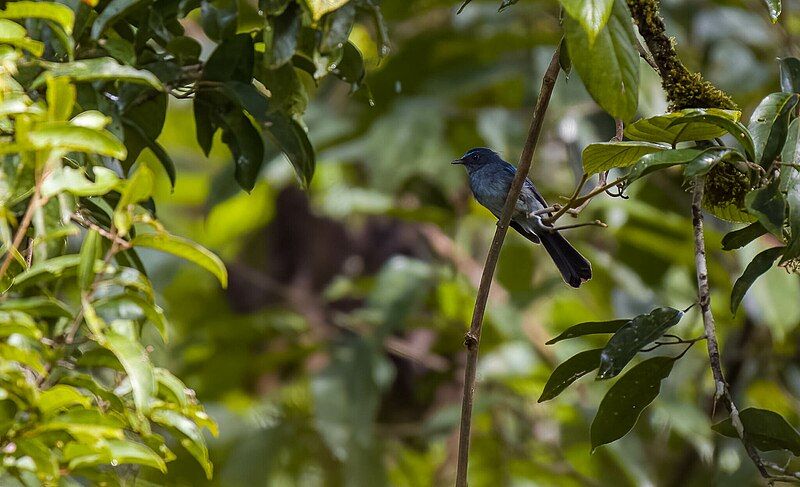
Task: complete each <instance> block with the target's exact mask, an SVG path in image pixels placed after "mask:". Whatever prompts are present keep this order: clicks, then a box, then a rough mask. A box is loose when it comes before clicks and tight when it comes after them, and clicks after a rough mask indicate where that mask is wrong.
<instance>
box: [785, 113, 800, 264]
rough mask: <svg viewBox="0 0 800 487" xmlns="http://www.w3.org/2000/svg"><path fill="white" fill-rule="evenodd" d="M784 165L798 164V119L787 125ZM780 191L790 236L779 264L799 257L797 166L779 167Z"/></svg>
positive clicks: (799, 156) (799, 216)
mask: <svg viewBox="0 0 800 487" xmlns="http://www.w3.org/2000/svg"><path fill="white" fill-rule="evenodd" d="M781 161H783V163H784V164H800V119H794V120H793V121H792V123H791V124H790V125H789V134H788V136H787V137H786V143H785V144H784V146H783V151H782V152H781ZM781 191H786V205H787V206H788V207H789V228H790V230H791V234H790V237H789V240H788V241H787V243H786V252H784V253H783V257H782V258H781V262H780V264H785V263H786V262H788V261H789V260H791V259H794V258H797V257H800V170H798V166H788V165H784V166H781Z"/></svg>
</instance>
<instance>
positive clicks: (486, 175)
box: [469, 166, 513, 218]
mask: <svg viewBox="0 0 800 487" xmlns="http://www.w3.org/2000/svg"><path fill="white" fill-rule="evenodd" d="M512 179H513V176H507V175H506V174H503V172H501V171H493V170H492V168H491V167H490V166H486V167H482V168H480V169H478V170H476V171H474V172H472V173H471V174H470V175H469V187H470V189H472V194H473V195H475V199H476V200H478V203H480V204H482V205H483V206H485V207H486V208H488V209H489V211H491V212H492V213H493V214H494V215H495V216H496V217H498V218H499V217H500V214H501V213H502V212H503V204H505V202H506V196H507V195H508V189H509V188H510V187H511V180H512Z"/></svg>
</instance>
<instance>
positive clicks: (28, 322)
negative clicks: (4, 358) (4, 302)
mask: <svg viewBox="0 0 800 487" xmlns="http://www.w3.org/2000/svg"><path fill="white" fill-rule="evenodd" d="M14 333H16V334H19V335H24V336H27V337H30V338H33V339H35V340H38V339H40V338H41V337H42V331H41V330H40V329H39V328H38V327H37V326H36V322H35V321H33V318H31V316H30V315H28V314H26V313H23V312H21V311H0V337H8V336H9V335H12V334H14Z"/></svg>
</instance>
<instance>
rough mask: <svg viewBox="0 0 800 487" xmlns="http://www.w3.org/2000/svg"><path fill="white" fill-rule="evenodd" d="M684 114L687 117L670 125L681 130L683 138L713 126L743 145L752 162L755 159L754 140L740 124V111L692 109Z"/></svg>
mask: <svg viewBox="0 0 800 487" xmlns="http://www.w3.org/2000/svg"><path fill="white" fill-rule="evenodd" d="M682 113H683V114H684V115H685V116H684V117H681V118H679V119H677V120H673V121H672V122H671V123H670V128H673V129H679V130H680V135H681V136H684V134H686V133H692V132H693V131H694V130H697V131H698V132H699V131H700V130H702V128H703V127H706V126H708V125H713V126H716V127H719V128H721V129H723V130H725V131H726V132H727V133H729V134H730V135H732V136H733V138H735V139H736V140H737V141H738V142H739V143H740V144H741V145H742V148H743V149H744V151H745V154H747V156H748V157H749V158H750V159H751V160H753V159H755V147H754V145H753V144H754V143H753V138H752V137H751V136H750V131H749V130H748V129H747V127H745V126H744V125H742V123H741V122H739V112H738V111H732V110H714V109H705V110H699V109H691V110H684V111H683V112H682ZM681 138H683V137H681ZM698 140H699V139H698Z"/></svg>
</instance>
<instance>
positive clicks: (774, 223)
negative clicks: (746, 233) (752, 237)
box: [744, 179, 786, 240]
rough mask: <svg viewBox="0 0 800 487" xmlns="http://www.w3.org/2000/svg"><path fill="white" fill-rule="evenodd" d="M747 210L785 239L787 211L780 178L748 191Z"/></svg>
mask: <svg viewBox="0 0 800 487" xmlns="http://www.w3.org/2000/svg"><path fill="white" fill-rule="evenodd" d="M744 203H745V206H746V207H747V211H748V212H750V214H752V215H753V216H755V217H756V218H758V221H759V222H760V223H761V224H762V225H763V226H764V228H766V229H767V231H769V232H770V233H771V234H773V235H775V236H776V237H778V238H779V239H781V240H783V217H784V216H785V214H786V213H785V211H786V200H785V199H784V198H783V194H782V193H781V191H780V180H779V179H773V180H772V181H771V182H770V183H769V184H767V185H766V186H764V187H763V188H759V189H756V190H753V191H750V192H749V193H747V195H746V196H745V197H744Z"/></svg>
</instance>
